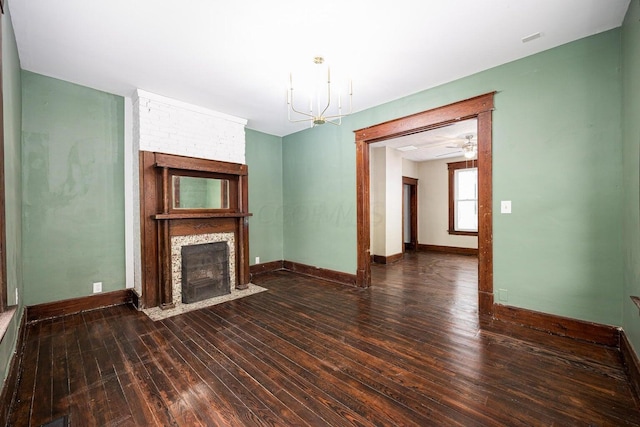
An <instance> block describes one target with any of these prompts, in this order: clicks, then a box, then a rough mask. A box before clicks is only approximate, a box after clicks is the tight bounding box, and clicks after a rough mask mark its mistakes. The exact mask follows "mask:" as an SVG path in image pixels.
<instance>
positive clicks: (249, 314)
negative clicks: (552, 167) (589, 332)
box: [10, 253, 640, 426]
mask: <svg viewBox="0 0 640 427" xmlns="http://www.w3.org/2000/svg"><path fill="white" fill-rule="evenodd" d="M476 262H477V260H476V258H474V257H468V256H460V255H446V254H439V253H417V254H408V255H406V256H405V259H404V260H403V261H401V262H399V263H396V264H393V265H386V266H378V265H374V266H373V271H372V274H373V283H374V286H373V287H372V288H370V289H358V288H350V287H344V286H341V285H337V284H333V283H328V282H323V281H320V280H315V279H311V278H308V277H304V276H300V275H296V274H293V273H287V272H284V271H281V272H275V273H267V274H264V275H261V276H258V277H256V278H255V280H254V282H256V283H257V284H260V285H262V286H264V287H266V288H268V289H269V291H268V292H263V293H260V294H256V295H253V296H250V297H246V298H243V299H240V300H236V301H232V302H228V303H225V304H221V305H218V306H214V307H211V308H208V309H203V310H199V311H196V312H191V313H187V314H183V315H180V316H177V317H173V318H170V319H167V320H164V321H159V322H155V323H154V322H152V321H151V320H149V319H148V318H147V317H146V316H145V315H144V314H143V313H140V312H137V311H135V310H134V309H133V308H131V307H129V306H118V307H112V308H107V309H103V310H96V311H91V312H85V313H83V314H78V315H71V316H66V317H62V318H57V319H54V320H49V321H42V322H39V323H35V324H31V325H29V327H28V331H27V337H26V339H25V348H24V352H23V357H24V360H23V363H22V366H21V369H22V372H21V374H20V382H19V385H18V392H17V394H18V395H17V398H16V400H15V401H14V402H13V405H12V410H11V413H10V422H11V425H15V426H27V425H31V426H40V425H42V424H45V423H47V422H50V421H51V420H53V419H56V418H58V417H61V416H65V415H68V417H69V423H70V425H73V426H134V425H138V426H153V425H160V426H168V425H179V426H197V425H204V426H215V425H223V426H244V425H269V426H304V425H309V426H325V425H333V426H346V425H356V426H374V425H375V426H398V425H406V426H430V425H434V426H455V425H459V426H519V425H526V426H537V425H546V426H549V425H555V426H573V425H585V426H586V425H594V426H595V425H598V426H604V425H611V426H621V425H635V426H640V411H639V406H638V403H637V402H636V401H635V400H634V397H633V395H632V393H631V389H630V386H629V383H628V381H627V378H626V377H625V374H624V372H623V369H622V366H621V361H620V355H619V353H618V351H617V350H615V349H610V348H606V347H601V346H597V345H592V344H586V343H582V342H578V341H574V340H571V339H567V338H560V337H555V336H551V335H548V334H545V333H541V332H537V331H533V330H529V329H524V328H519V327H515V326H511V325H508V324H504V323H499V322H492V321H483V325H482V326H483V328H480V321H479V319H478V316H477V303H476V299H477V290H476V287H477V284H476V280H477V269H476Z"/></svg>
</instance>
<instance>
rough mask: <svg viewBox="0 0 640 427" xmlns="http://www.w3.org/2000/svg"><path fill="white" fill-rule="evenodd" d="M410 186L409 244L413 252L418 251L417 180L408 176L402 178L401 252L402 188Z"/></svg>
mask: <svg viewBox="0 0 640 427" xmlns="http://www.w3.org/2000/svg"><path fill="white" fill-rule="evenodd" d="M405 185H409V186H410V192H409V215H410V217H409V221H410V222H411V224H410V231H411V236H410V237H409V240H410V243H411V245H412V246H413V250H414V251H417V250H418V180H417V179H416V178H410V177H408V176H403V177H402V192H403V194H402V197H403V200H402V252H405V242H404V217H405V212H404V186H405Z"/></svg>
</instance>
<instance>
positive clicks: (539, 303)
mask: <svg viewBox="0 0 640 427" xmlns="http://www.w3.org/2000/svg"><path fill="white" fill-rule="evenodd" d="M620 37H621V36H620V30H619V29H616V30H611V31H608V32H605V33H602V34H599V35H596V36H592V37H589V38H585V39H582V40H578V41H576V42H573V43H570V44H567V45H563V46H560V47H558V48H555V49H552V50H548V51H545V52H542V53H540V54H536V55H533V56H530V57H527V58H524V59H521V60H518V61H515V62H511V63H508V64H505V65H502V66H499V67H496V68H493V69H490V70H487V71H484V72H481V73H478V74H475V75H473V76H470V77H468V78H464V79H460V80H457V81H454V82H451V83H448V84H445V85H442V86H439V87H436V88H434V89H430V90H427V91H424V92H421V93H418V94H415V95H412V96H409V97H405V98H402V99H399V100H397V101H394V102H390V103H388V104H385V105H381V106H378V107H375V108H372V109H369V110H365V111H363V112H360V113H357V114H354V115H352V116H350V117H348V118H347V120H343V125H342V126H341V127H333V126H329V125H325V126H321V127H316V128H313V129H309V130H305V131H302V132H298V133H296V134H292V135H289V136H286V137H284V138H283V164H284V165H283V166H284V185H283V187H284V204H285V224H286V227H285V232H284V247H285V259H287V260H291V261H297V262H302V263H305V264H310V265H314V266H318V267H323V268H329V269H333V270H338V271H344V272H347V273H355V271H356V225H355V217H356V209H355V186H356V182H355V146H354V136H353V131H354V130H357V129H360V128H363V127H366V126H371V125H375V124H377V123H381V122H383V121H387V120H390V119H394V118H398V117H403V116H406V115H409V114H413V113H416V112H420V111H424V110H427V109H430V108H434V107H438V106H441V105H446V104H448V103H451V102H455V101H459V100H462V99H466V98H470V97H472V96H476V95H479V94H483V93H487V92H492V91H497V94H496V97H495V107H496V108H495V111H494V115H493V117H494V126H493V141H494V151H493V166H494V170H493V180H494V181H493V182H494V187H493V204H494V206H493V209H494V212H499V203H500V200H511V201H512V202H513V213H512V214H511V215H500V214H498V213H496V214H494V220H493V222H494V289H495V290H497V289H507V290H508V295H509V297H508V298H509V299H508V301H507V304H510V305H515V306H520V307H525V308H530V309H533V310H539V311H543V312H547V313H553V314H558V315H564V316H569V317H574V318H579V319H585V320H590V321H595V322H601V323H606V324H615V325H620V324H621V322H622V307H621V303H620V301H621V300H622V273H621V272H622V256H621V255H622V248H621V230H620V225H619V224H620V220H621V218H620V210H621V207H622V189H621V186H622V177H621V174H620V170H621V167H622V154H621V144H620V141H621V131H620V128H621V105H620V99H621V76H620V61H621V58H620Z"/></svg>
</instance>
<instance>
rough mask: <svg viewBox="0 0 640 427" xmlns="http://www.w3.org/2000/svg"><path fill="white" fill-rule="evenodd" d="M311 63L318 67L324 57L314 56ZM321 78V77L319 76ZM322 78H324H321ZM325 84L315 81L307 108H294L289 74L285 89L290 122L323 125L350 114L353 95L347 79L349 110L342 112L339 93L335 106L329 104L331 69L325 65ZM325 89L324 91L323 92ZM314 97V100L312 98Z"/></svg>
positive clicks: (291, 81)
mask: <svg viewBox="0 0 640 427" xmlns="http://www.w3.org/2000/svg"><path fill="white" fill-rule="evenodd" d="M313 63H314V64H316V65H317V66H318V67H320V68H321V67H322V64H323V63H324V58H323V57H321V56H316V57H315V58H313ZM321 78H322V77H321ZM322 79H324V78H322ZM326 79H327V86H326V89H325V88H324V87H323V83H321V81H320V80H318V81H317V82H316V87H315V93H312V94H311V96H310V97H309V109H308V110H307V111H302V109H301V108H296V106H295V105H294V96H293V77H292V75H291V74H289V89H288V90H287V114H288V118H289V121H290V122H291V123H299V122H307V121H308V122H310V124H311V127H314V126H317V125H323V124H325V123H331V124H332V125H336V126H338V125H340V124H341V123H342V118H343V117H345V116H348V115H349V114H351V109H352V102H351V100H352V97H353V85H352V83H351V81H349V111H348V112H347V113H344V114H343V113H342V99H341V95H338V96H337V98H338V106H337V108H336V107H335V105H334V106H332V105H331V101H332V99H331V96H332V93H331V70H330V68H329V67H327V77H326ZM325 90H326V92H325ZM314 97H315V100H314ZM295 114H297V115H298V118H295V117H294V118H292V115H295Z"/></svg>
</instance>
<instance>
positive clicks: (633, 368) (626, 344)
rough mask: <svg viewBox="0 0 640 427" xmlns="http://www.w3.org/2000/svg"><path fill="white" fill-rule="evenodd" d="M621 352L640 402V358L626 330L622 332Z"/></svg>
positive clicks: (637, 399) (632, 386)
mask: <svg viewBox="0 0 640 427" xmlns="http://www.w3.org/2000/svg"><path fill="white" fill-rule="evenodd" d="M620 353H621V354H622V363H623V364H624V369H625V371H626V372H627V376H628V377H629V382H630V383H631V389H632V390H633V392H634V393H635V395H636V401H639V402H640V359H638V356H637V354H636V352H635V351H634V349H633V346H632V345H631V342H630V341H629V338H627V334H625V333H624V331H621V333H620Z"/></svg>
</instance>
